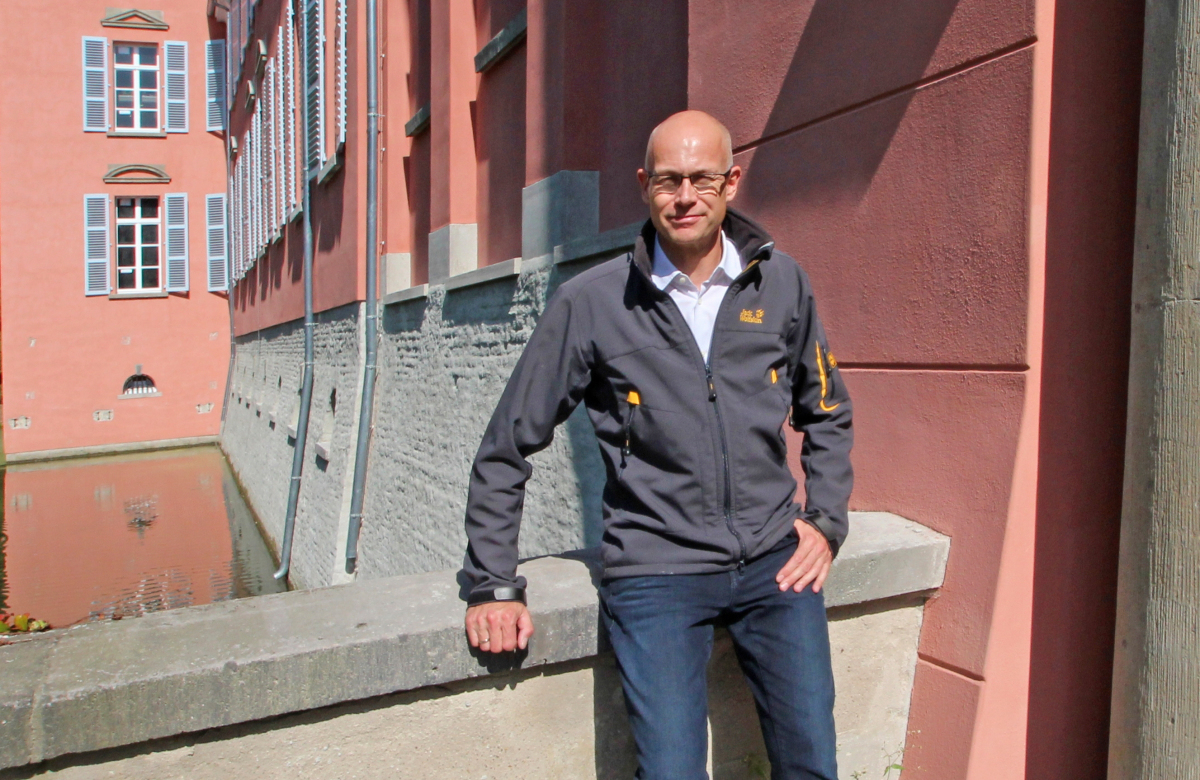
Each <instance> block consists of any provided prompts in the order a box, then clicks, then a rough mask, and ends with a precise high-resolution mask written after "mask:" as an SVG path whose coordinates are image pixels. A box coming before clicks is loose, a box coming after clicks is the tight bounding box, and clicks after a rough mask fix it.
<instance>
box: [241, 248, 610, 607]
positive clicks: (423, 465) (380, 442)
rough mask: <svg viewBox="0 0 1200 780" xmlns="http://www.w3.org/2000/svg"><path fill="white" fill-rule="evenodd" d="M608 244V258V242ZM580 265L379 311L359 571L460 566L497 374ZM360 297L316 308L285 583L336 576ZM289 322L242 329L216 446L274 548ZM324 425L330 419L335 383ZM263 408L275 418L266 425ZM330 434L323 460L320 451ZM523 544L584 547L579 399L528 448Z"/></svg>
mask: <svg viewBox="0 0 1200 780" xmlns="http://www.w3.org/2000/svg"><path fill="white" fill-rule="evenodd" d="M613 254H616V252H614V253H613ZM590 265H591V263H589V262H580V263H571V264H566V265H563V264H555V263H553V262H552V257H549V256H548V257H545V258H540V259H537V260H532V261H528V262H526V263H524V264H523V266H522V268H521V271H520V274H519V275H516V276H508V277H505V278H501V279H498V280H495V281H489V282H486V283H482V284H477V285H473V286H467V287H459V288H457V289H449V290H448V289H446V287H443V286H434V287H431V288H430V290H429V293H428V295H427V296H425V297H422V298H415V299H412V300H408V301H403V302H401V303H396V304H392V305H389V306H386V307H381V308H382V312H381V327H380V345H379V362H378V365H379V373H378V379H377V384H376V406H375V414H374V435H373V438H372V446H371V457H370V464H369V469H368V477H367V488H366V490H367V492H366V504H365V506H364V521H363V529H362V535H361V539H360V542H359V561H358V575H359V576H360V577H363V578H376V577H386V576H393V575H399V574H415V573H420V572H427V571H437V570H441V569H448V568H453V567H457V566H458V565H460V564H461V562H462V555H463V551H464V549H465V545H466V537H465V535H464V532H463V513H464V509H465V506H466V494H467V482H468V477H469V473H470V468H471V462H472V460H473V459H474V457H475V451H476V449H477V448H478V447H479V442H480V440H481V439H482V436H483V431H484V428H485V427H486V425H487V422H488V420H489V418H490V416H491V413H492V410H493V408H494V406H495V403H496V401H497V399H498V398H499V397H500V393H501V392H502V391H503V389H504V385H505V383H506V382H507V380H508V376H509V374H510V373H511V371H512V368H513V366H514V365H515V364H516V361H517V359H518V358H519V357H520V354H521V350H522V349H523V347H524V346H525V342H526V341H527V340H528V338H529V335H530V334H531V333H532V331H533V327H534V325H535V324H536V322H537V318H538V316H539V315H540V314H541V312H542V310H543V308H544V307H545V303H546V299H547V296H548V295H549V294H550V293H551V292H552V291H553V290H554V289H555V288H557V286H558V285H560V284H561V283H562V282H563V281H565V280H566V279H568V278H570V277H571V276H573V275H575V274H576V273H579V272H580V271H582V270H584V269H585V268H587V267H589V266H590ZM358 313H359V307H358V306H357V305H352V306H346V307H341V308H339V309H335V310H332V311H329V312H324V313H322V314H320V315H318V317H317V319H318V323H317V327H316V329H315V344H316V351H315V359H316V369H315V383H314V392H313V408H312V416H311V422H310V428H309V440H308V447H307V448H306V449H307V450H308V452H306V453H305V466H304V478H303V482H302V488H301V493H300V506H299V511H298V514H297V519H296V531H295V537H294V541H293V553H292V571H293V575H292V580H293V584H295V585H298V586H301V587H318V586H323V585H328V584H331V582H334V581H336V574H335V572H337V571H340V569H341V561H340V555H341V552H342V546H343V545H344V541H343V540H342V539H340V538H339V535H338V533H337V531H338V529H339V519H340V518H339V513H340V512H341V511H342V508H343V506H344V503H345V501H347V500H348V496H347V495H345V491H346V490H348V489H349V480H348V479H345V468H346V464H347V457H348V456H349V455H350V454H351V453H352V452H353V449H354V436H355V430H354V426H355V420H354V411H355V407H356V406H357V403H358V397H357V395H358V392H359V390H358V382H359V378H360V374H359V372H360V371H361V368H360V363H359V359H360V358H359V335H358V334H359V327H358V326H359V314H358ZM303 336H304V333H303V325H302V323H301V322H300V321H294V322H290V323H286V324H284V325H280V326H276V327H273V328H268V329H264V330H262V331H259V332H256V333H253V334H250V335H247V336H243V337H240V338H239V339H238V340H237V343H236V355H235V363H234V377H233V384H232V386H231V388H230V397H229V411H228V413H227V417H226V423H225V429H224V432H223V434H222V439H221V443H222V446H223V447H224V449H225V451H226V453H227V454H228V456H229V459H230V462H231V463H232V464H233V468H234V470H235V471H236V473H237V475H238V478H239V479H240V480H241V482H242V485H243V487H244V489H245V490H246V493H247V498H248V499H249V501H250V503H251V505H252V506H253V507H254V508H255V511H257V512H258V515H259V517H260V519H261V521H262V523H263V526H264V528H265V530H266V532H267V534H268V536H269V537H270V541H271V543H272V545H273V546H274V547H275V548H276V549H278V546H279V541H280V538H281V534H282V531H283V519H284V514H285V509H286V502H287V490H288V477H289V474H290V469H291V458H292V446H293V444H292V440H291V439H290V438H289V436H288V430H287V429H288V425H289V424H290V423H292V422H293V421H294V419H295V414H296V409H297V407H298V404H299V388H300V378H301V373H300V372H301V368H302V364H303ZM335 387H336V389H337V410H336V413H335V414H334V423H333V432H332V437H331V438H327V437H326V431H325V426H326V418H327V416H328V405H329V397H330V392H331V390H332V389H334V388H335ZM272 419H274V424H272V422H271V421H272ZM322 440H327V441H328V443H329V446H330V459H329V460H328V461H324V460H323V459H321V458H318V456H317V454H316V451H315V449H314V448H315V447H316V445H317V444H318V443H319V442H321V441H322ZM532 462H533V463H534V473H533V477H532V478H531V479H530V481H529V485H528V493H527V498H526V502H525V517H524V522H523V524H522V528H521V542H520V544H521V556H522V557H532V556H537V555H545V554H551V553H559V552H565V551H567V550H574V549H579V548H581V547H587V546H591V545H595V544H597V543H598V542H599V539H600V528H601V518H600V492H601V489H602V487H603V484H604V466H603V463H602V462H601V460H600V454H599V450H598V449H597V447H596V442H595V436H594V434H593V433H592V430H591V424H590V423H589V422H588V420H587V417H586V415H585V414H584V412H583V410H582V408H580V409H578V410H576V412H575V414H574V415H573V416H572V417H571V418H570V419H569V420H568V421H567V423H566V424H564V425H563V426H562V427H561V428H560V429H559V431H558V433H557V434H556V437H555V440H554V442H553V443H552V444H551V445H550V447H549V448H547V449H546V450H545V451H543V452H541V453H539V454H538V455H536V456H534V458H532Z"/></svg>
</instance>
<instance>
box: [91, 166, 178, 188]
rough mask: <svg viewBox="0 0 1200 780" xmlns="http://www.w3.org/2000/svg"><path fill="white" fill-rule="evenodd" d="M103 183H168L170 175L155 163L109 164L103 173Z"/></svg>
mask: <svg viewBox="0 0 1200 780" xmlns="http://www.w3.org/2000/svg"><path fill="white" fill-rule="evenodd" d="M104 182H105V184H170V183H171V177H170V176H169V175H167V172H166V171H165V170H163V169H162V168H161V167H159V166H157V165H146V164H144V163H132V164H129V165H110V166H108V173H106V174H104Z"/></svg>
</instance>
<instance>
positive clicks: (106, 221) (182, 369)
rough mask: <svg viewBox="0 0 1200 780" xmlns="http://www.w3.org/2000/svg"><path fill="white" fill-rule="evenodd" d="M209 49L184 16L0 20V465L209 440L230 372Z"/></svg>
mask: <svg viewBox="0 0 1200 780" xmlns="http://www.w3.org/2000/svg"><path fill="white" fill-rule="evenodd" d="M223 38H224V31H223V28H222V26H221V25H219V24H217V23H215V22H214V21H213V20H212V19H210V18H208V17H207V16H206V15H205V13H204V8H203V5H202V4H200V5H198V4H197V3H196V2H190V1H188V0H165V2H160V3H155V4H154V8H153V9H152V10H143V9H123V8H112V7H106V6H105V5H104V3H98V2H91V1H90V0H69V2H56V3H44V2H35V1H34V0H18V1H17V2H10V3H5V4H4V7H3V8H0V279H2V281H3V284H2V296H3V300H2V303H3V305H2V307H0V311H2V315H3V319H2V320H0V330H2V334H0V337H2V339H3V391H4V445H5V450H6V453H7V456H8V458H9V459H10V460H23V459H24V460H28V459H36V458H42V457H52V456H57V455H64V454H78V453H86V452H92V451H103V450H108V449H114V448H116V449H121V448H130V447H139V446H146V445H147V444H149V445H151V446H155V445H162V444H178V443H188V442H198V441H204V440H213V439H214V437H215V435H216V434H217V433H218V431H219V428H220V416H221V399H222V395H223V392H224V388H225V382H226V375H227V372H228V361H229V314H228V298H227V293H226V291H225V290H226V287H227V281H226V276H227V273H226V262H227V261H226V251H225V244H226V238H225V234H224V231H225V225H224V210H225V178H226V176H225V153H224V146H225V140H224V136H225V132H224V111H225V105H224V97H223V96H224V80H223V75H222V74H223V59H224V50H223V41H222V39H223ZM214 89H216V90H219V91H218V92H217V93H215V94H214Z"/></svg>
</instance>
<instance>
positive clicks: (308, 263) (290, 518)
mask: <svg viewBox="0 0 1200 780" xmlns="http://www.w3.org/2000/svg"><path fill="white" fill-rule="evenodd" d="M307 17H308V11H307V10H306V8H305V4H304V3H301V4H300V29H302V30H307V29H308V24H307V22H308V19H307ZM308 56H309V46H308V45H307V43H305V44H304V56H303V57H302V58H301V61H302V63H303V72H304V73H306V74H307V73H308ZM308 112H309V101H308V100H307V98H306V99H305V101H304V133H303V136H304V146H303V148H304V167H305V171H304V192H303V196H302V199H301V209H302V210H303V217H302V221H303V225H304V267H303V269H304V380H303V383H302V384H301V386H300V416H299V419H298V420H297V421H296V441H295V449H294V450H293V452H292V480H291V485H289V487H288V502H287V514H286V515H285V516H284V520H283V544H282V546H281V548H280V550H279V570H278V571H276V572H275V579H277V580H281V579H283V578H285V577H287V576H288V572H289V571H290V569H291V564H292V537H293V536H294V535H295V532H296V509H297V507H298V506H299V504H300V477H301V474H302V473H303V472H304V445H305V442H306V441H307V440H308V417H309V412H310V411H311V409H312V391H313V329H314V327H315V321H314V318H313V230H312V187H313V178H314V177H313V173H314V172H313V171H312V170H311V166H310V165H309V161H308V128H309V116H308Z"/></svg>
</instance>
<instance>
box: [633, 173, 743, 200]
mask: <svg viewBox="0 0 1200 780" xmlns="http://www.w3.org/2000/svg"><path fill="white" fill-rule="evenodd" d="M684 179H687V180H688V181H690V182H691V183H692V189H693V190H695V191H696V192H698V193H700V194H702V195H712V194H715V193H717V192H720V191H721V185H723V184H724V183H725V174H723V173H693V174H690V175H688V176H684V175H682V174H679V173H657V174H655V175H653V176H651V177H650V190H651V192H653V193H654V194H655V195H674V194H675V193H676V192H677V191H678V190H679V188H680V187H681V186H683V180H684Z"/></svg>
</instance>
